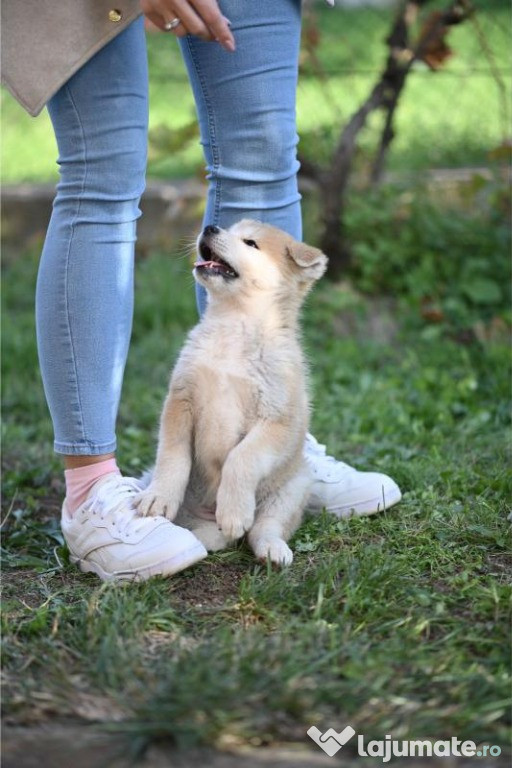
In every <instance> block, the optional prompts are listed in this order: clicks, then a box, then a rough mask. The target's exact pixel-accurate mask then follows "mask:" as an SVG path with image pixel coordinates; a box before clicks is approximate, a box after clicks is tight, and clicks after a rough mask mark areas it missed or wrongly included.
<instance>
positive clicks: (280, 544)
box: [254, 539, 293, 566]
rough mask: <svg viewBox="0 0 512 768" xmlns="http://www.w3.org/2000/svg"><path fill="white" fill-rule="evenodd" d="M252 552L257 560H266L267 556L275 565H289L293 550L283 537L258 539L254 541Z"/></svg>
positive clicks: (291, 560)
mask: <svg viewBox="0 0 512 768" xmlns="http://www.w3.org/2000/svg"><path fill="white" fill-rule="evenodd" d="M254 554H255V555H256V557H257V558H258V560H266V559H267V557H269V558H270V561H271V562H272V563H274V564H275V565H279V566H285V565H291V564H292V562H293V552H292V551H291V549H290V547H289V546H288V544H287V543H286V541H284V539H260V540H259V541H257V542H255V543H254Z"/></svg>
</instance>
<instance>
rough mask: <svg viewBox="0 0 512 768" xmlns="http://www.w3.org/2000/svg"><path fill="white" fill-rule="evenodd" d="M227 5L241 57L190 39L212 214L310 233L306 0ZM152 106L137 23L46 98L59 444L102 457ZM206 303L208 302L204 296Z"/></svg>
mask: <svg viewBox="0 0 512 768" xmlns="http://www.w3.org/2000/svg"><path fill="white" fill-rule="evenodd" d="M221 7H222V10H223V12H224V14H225V15H226V16H227V17H228V18H229V19H230V20H231V22H232V25H233V26H232V28H233V31H234V35H235V39H236V44H237V50H236V52H235V53H234V54H230V53H227V52H226V51H224V50H223V49H222V48H221V47H220V45H218V44H217V43H206V42H203V41H201V40H200V39H198V38H194V37H186V38H183V39H182V40H181V41H180V45H181V49H182V54H183V57H184V60H185V64H186V67H187V71H188V74H189V78H190V83H191V87H192V89H193V93H194V97H195V102H196V108H197V114H198V119H199V124H200V133H201V144H202V147H203V151H204V156H205V160H206V166H207V174H208V176H207V177H208V180H209V188H208V198H207V204H206V210H205V216H204V224H216V225H219V226H221V227H227V226H230V224H232V223H233V222H235V221H237V220H238V219H241V218H243V217H250V218H255V219H260V220H262V221H267V222H269V223H271V224H274V225H275V226H278V227H281V228H282V229H284V230H286V231H288V232H289V233H290V234H291V235H293V236H294V237H296V238H297V239H300V237H301V214H300V196H299V194H298V191H297V170H298V163H297V158H296V145H297V135H296V127H295V92H296V84H297V65H298V53H299V41H300V0H258V2H257V3H254V2H253V3H245V2H244V3H242V2H240V0H222V1H221ZM169 43H170V44H172V43H173V40H169ZM147 102H148V85H147V57H146V45H145V35H144V27H143V21H142V19H138V20H137V21H135V22H134V23H133V24H131V25H130V26H129V27H128V28H127V29H126V30H124V31H123V32H122V33H121V34H120V35H119V36H118V37H117V38H115V39H114V40H113V41H112V42H110V43H109V44H108V45H107V46H105V48H103V49H102V50H101V51H100V52H99V53H98V54H96V55H95V56H94V57H93V58H92V59H91V60H90V61H89V62H87V64H85V65H84V66H83V67H82V69H80V70H79V71H78V72H77V73H76V74H75V75H74V76H73V77H72V78H71V79H70V80H69V81H68V82H67V83H66V84H65V85H64V86H63V87H62V88H61V89H60V90H59V92H58V93H57V94H56V95H55V96H54V97H53V98H52V99H51V100H50V102H49V103H48V110H49V113H50V117H51V120H52V124H53V127H54V130H55V135H56V139H57V144H58V151H59V160H58V163H59V166H60V181H59V184H58V186H57V195H56V198H55V201H54V206H53V212H52V216H51V220H50V224H49V227H48V232H47V236H46V240H45V244H44V248H43V253H42V257H41V262H40V267H39V273H38V280H37V289H36V326H37V341H38V352H39V360H40V367H41V373H42V378H43V384H44V389H45V394H46V398H47V401H48V405H49V409H50V414H51V417H52V422H53V427H54V433H55V442H54V448H55V451H56V452H57V453H62V454H67V455H100V454H104V453H110V452H112V451H114V450H115V448H116V437H115V424H116V417H117V411H118V406H119V400H120V395H121V387H122V380H123V373H124V367H125V362H126V357H127V354H128V347H129V342H130V335H131V327H132V314H133V264H134V246H135V240H136V222H137V219H138V218H139V216H140V210H139V200H140V197H141V195H142V192H143V190H144V184H145V168H146V148H147V123H148V103H147ZM169 105H170V106H169V108H170V109H172V94H170V97H169ZM197 301H198V307H199V311H202V309H203V307H204V302H205V297H204V294H203V293H202V292H198V295H197Z"/></svg>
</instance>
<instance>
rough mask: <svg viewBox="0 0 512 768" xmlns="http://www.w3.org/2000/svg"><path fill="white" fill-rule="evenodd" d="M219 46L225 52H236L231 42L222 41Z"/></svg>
mask: <svg viewBox="0 0 512 768" xmlns="http://www.w3.org/2000/svg"><path fill="white" fill-rule="evenodd" d="M221 45H222V47H223V48H225V49H226V51H229V52H230V53H234V52H235V51H236V47H235V44H234V43H233V42H232V41H231V40H222V42H221Z"/></svg>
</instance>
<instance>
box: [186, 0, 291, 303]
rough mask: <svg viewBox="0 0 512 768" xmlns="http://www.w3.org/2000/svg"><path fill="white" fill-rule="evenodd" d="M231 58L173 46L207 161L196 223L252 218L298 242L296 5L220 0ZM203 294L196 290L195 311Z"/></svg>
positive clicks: (191, 44) (213, 47) (195, 46)
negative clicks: (182, 64) (233, 45)
mask: <svg viewBox="0 0 512 768" xmlns="http://www.w3.org/2000/svg"><path fill="white" fill-rule="evenodd" d="M220 5H221V10H222V12H223V13H224V15H225V16H227V18H228V19H229V20H230V21H231V23H232V30H233V34H234V36H235V40H236V52H235V53H228V52H226V51H225V50H223V48H221V46H220V45H218V44H215V43H206V42H203V41H201V40H199V39H198V38H194V37H186V38H182V39H181V40H180V45H181V48H182V52H183V56H184V59H185V64H186V66H187V69H188V73H189V77H190V82H191V85H192V88H193V91H194V97H195V101H196V107H197V112H198V117H199V122H200V128H201V143H202V145H203V150H204V154H205V159H206V163H207V170H208V179H209V191H208V200H207V205H206V211H205V217H204V223H205V224H215V225H219V226H221V227H228V226H230V225H231V224H232V223H233V222H235V221H237V220H239V219H242V218H244V217H247V218H254V219H259V220H260V221H265V222H268V223H270V224H273V225H274V226H276V227H280V228H281V229H284V230H286V231H287V232H289V233H290V234H291V235H292V236H293V237H295V238H297V239H299V240H300V238H301V212H300V195H299V193H298V190H297V170H298V167H299V164H298V162H297V157H296V146H297V141H298V137H297V132H296V127H295V94H296V87H297V70H298V57H299V46H300V25H301V14H300V0H259V2H257V3H240V2H238V1H237V0H223V1H222V2H221V4H220ZM204 302H205V296H204V289H202V288H200V289H199V290H198V305H199V308H200V311H202V309H203V308H204Z"/></svg>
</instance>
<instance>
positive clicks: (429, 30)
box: [417, 11, 453, 70]
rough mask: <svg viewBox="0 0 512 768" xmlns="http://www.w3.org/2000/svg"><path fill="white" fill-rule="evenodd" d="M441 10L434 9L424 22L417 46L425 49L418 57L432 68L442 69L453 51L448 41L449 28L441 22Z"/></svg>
mask: <svg viewBox="0 0 512 768" xmlns="http://www.w3.org/2000/svg"><path fill="white" fill-rule="evenodd" d="M442 15H443V14H442V13H441V11H432V13H431V14H429V16H427V18H426V19H425V21H424V22H423V26H422V28H421V32H420V36H419V39H418V45H417V48H418V49H419V50H422V51H423V54H422V55H421V56H419V57H418V58H419V59H421V61H424V62H425V64H427V66H429V67H430V69H433V70H437V69H440V68H441V67H442V66H443V64H445V63H446V61H447V59H449V58H450V56H452V55H453V51H452V49H451V48H450V46H449V45H448V44H447V42H446V36H447V34H448V31H449V28H448V27H446V26H445V25H444V24H441V23H440V20H441V18H442Z"/></svg>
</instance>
